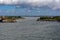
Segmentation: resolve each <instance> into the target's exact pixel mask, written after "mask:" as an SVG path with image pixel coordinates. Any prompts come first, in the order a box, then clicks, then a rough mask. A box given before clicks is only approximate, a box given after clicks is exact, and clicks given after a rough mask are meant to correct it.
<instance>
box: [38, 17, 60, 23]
mask: <svg viewBox="0 0 60 40" xmlns="http://www.w3.org/2000/svg"><path fill="white" fill-rule="evenodd" d="M37 21H59V22H60V16H41V17H40V18H38V19H37Z"/></svg>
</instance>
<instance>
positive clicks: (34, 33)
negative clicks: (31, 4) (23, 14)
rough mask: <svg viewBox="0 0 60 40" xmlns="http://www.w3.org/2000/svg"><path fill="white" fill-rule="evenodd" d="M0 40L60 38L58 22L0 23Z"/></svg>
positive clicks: (51, 39) (57, 39)
mask: <svg viewBox="0 0 60 40" xmlns="http://www.w3.org/2000/svg"><path fill="white" fill-rule="evenodd" d="M0 40H60V23H59V22H45V21H44V22H43V21H41V22H36V21H27V22H19V23H0Z"/></svg>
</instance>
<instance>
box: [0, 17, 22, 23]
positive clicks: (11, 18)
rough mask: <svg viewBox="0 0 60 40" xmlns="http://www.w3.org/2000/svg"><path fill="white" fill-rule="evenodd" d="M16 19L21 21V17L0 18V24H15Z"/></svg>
mask: <svg viewBox="0 0 60 40" xmlns="http://www.w3.org/2000/svg"><path fill="white" fill-rule="evenodd" d="M17 19H23V17H21V16H0V22H16V20H17Z"/></svg>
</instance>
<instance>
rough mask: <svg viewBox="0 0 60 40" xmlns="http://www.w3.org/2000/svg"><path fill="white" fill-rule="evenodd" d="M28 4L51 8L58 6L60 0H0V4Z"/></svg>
mask: <svg viewBox="0 0 60 40" xmlns="http://www.w3.org/2000/svg"><path fill="white" fill-rule="evenodd" d="M22 3H26V4H30V5H32V6H37V7H41V6H48V7H51V8H52V9H58V8H60V0H0V4H22Z"/></svg>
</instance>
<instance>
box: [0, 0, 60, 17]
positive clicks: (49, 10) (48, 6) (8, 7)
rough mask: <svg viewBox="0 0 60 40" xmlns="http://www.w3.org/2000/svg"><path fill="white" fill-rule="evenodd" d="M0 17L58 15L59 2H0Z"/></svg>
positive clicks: (19, 0)
mask: <svg viewBox="0 0 60 40" xmlns="http://www.w3.org/2000/svg"><path fill="white" fill-rule="evenodd" d="M0 15H55V16H56V15H60V0H0Z"/></svg>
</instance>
